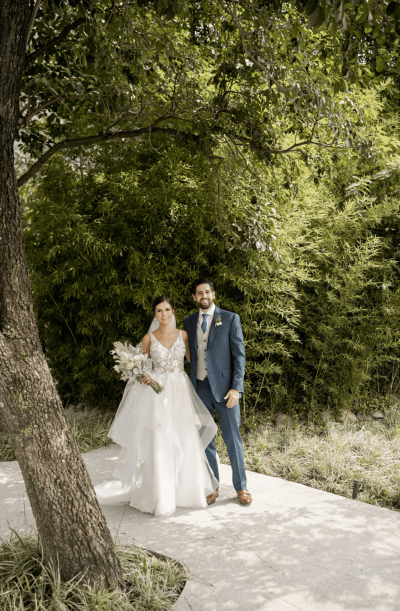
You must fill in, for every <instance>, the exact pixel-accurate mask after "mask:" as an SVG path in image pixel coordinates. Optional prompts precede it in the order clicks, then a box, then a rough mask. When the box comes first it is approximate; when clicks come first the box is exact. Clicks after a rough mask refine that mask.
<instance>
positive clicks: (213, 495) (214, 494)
mask: <svg viewBox="0 0 400 611" xmlns="http://www.w3.org/2000/svg"><path fill="white" fill-rule="evenodd" d="M218 497H219V490H216V491H215V492H211V494H209V495H208V496H206V499H207V505H213V503H215V501H216V500H217V498H218Z"/></svg>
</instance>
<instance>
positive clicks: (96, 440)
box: [0, 414, 112, 462]
mask: <svg viewBox="0 0 400 611" xmlns="http://www.w3.org/2000/svg"><path fill="white" fill-rule="evenodd" d="M111 422H112V417H110V416H108V415H106V414H100V415H98V416H96V417H95V418H92V419H90V420H88V419H86V418H83V419H80V418H70V419H69V424H70V427H71V430H72V434H73V436H74V438H75V441H76V442H77V444H78V448H79V451H80V452H90V451H91V450H97V449H98V448H104V447H106V446H108V445H110V443H112V441H111V439H110V438H109V437H107V433H108V431H109V430H110V426H111ZM10 460H17V457H16V455H15V450H14V448H13V446H12V443H11V441H10V438H9V437H8V435H6V434H5V433H0V462H2V461H4V462H5V461H10Z"/></svg>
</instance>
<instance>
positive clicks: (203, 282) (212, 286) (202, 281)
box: [192, 278, 215, 295]
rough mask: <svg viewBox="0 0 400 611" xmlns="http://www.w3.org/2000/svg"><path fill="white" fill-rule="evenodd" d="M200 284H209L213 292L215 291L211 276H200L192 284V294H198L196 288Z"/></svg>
mask: <svg viewBox="0 0 400 611" xmlns="http://www.w3.org/2000/svg"><path fill="white" fill-rule="evenodd" d="M200 284H209V285H210V289H211V290H212V292H213V293H214V292H215V287H214V283H213V282H211V280H210V279H209V278H199V279H198V280H196V281H195V282H193V284H192V295H196V289H197V287H198V286H199V285H200Z"/></svg>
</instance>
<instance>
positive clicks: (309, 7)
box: [304, 0, 318, 17]
mask: <svg viewBox="0 0 400 611" xmlns="http://www.w3.org/2000/svg"><path fill="white" fill-rule="evenodd" d="M317 9H318V0H308V2H307V4H306V5H305V7H304V11H305V13H306V15H307V17H310V15H312V14H313V13H314V12H315V11H316V10H317Z"/></svg>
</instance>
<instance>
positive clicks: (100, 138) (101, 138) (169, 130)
mask: <svg viewBox="0 0 400 611" xmlns="http://www.w3.org/2000/svg"><path fill="white" fill-rule="evenodd" d="M163 118H165V117H162V119H163ZM314 129H315V125H314V127H313V130H312V133H311V136H310V138H309V139H308V140H303V141H302V142H297V143H295V144H292V146H289V147H288V148H286V149H281V150H279V149H271V148H263V147H262V146H257V145H256V144H255V143H254V142H252V141H251V139H250V138H246V137H244V136H238V135H236V134H233V135H232V136H229V134H226V132H225V131H224V130H223V128H222V127H218V126H214V127H212V128H211V129H210V132H212V133H215V134H219V135H221V136H227V137H228V138H229V137H230V138H231V139H232V140H235V139H236V140H237V141H238V142H241V143H242V144H244V145H246V146H249V147H250V148H251V149H252V150H253V151H255V152H257V153H259V154H261V155H265V154H266V153H267V154H269V155H285V154H286V153H290V152H291V151H294V150H296V149H298V148H300V147H302V146H306V145H307V144H312V145H314V146H319V147H321V148H338V149H343V148H344V147H341V146H333V145H331V144H324V143H322V142H316V141H315V140H313V134H314ZM144 134H165V135H170V136H175V137H177V138H184V139H188V138H191V139H192V140H193V139H194V140H199V136H198V134H193V133H187V132H184V131H182V130H179V129H175V128H173V127H156V124H155V123H153V124H152V125H150V126H149V127H143V128H140V129H134V130H127V131H120V132H111V133H106V134H97V135H96V136H84V137H83V138H72V139H71V140H63V141H62V142H57V144H54V145H53V146H52V147H51V148H49V149H48V150H47V151H46V152H45V153H44V154H43V155H42V156H41V157H40V158H39V159H38V160H37V161H36V162H35V163H34V164H33V165H32V166H31V167H30V168H29V170H27V172H25V174H23V175H22V176H20V178H19V179H18V181H17V185H18V188H19V187H22V186H23V185H24V184H25V183H27V182H28V180H30V179H31V178H32V177H33V176H35V174H37V172H38V171H39V170H40V168H41V167H42V166H43V165H44V164H45V163H46V161H48V160H49V159H50V157H52V156H53V155H54V154H55V153H57V152H58V151H62V150H64V149H68V148H74V147H76V146H86V145H88V144H97V143H100V142H108V141H111V140H121V139H122V138H138V137H139V136H143V135H144Z"/></svg>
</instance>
